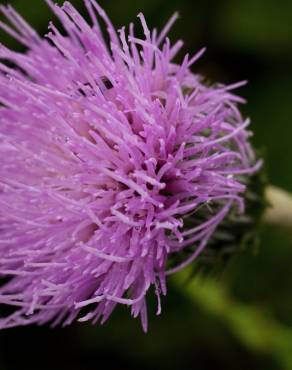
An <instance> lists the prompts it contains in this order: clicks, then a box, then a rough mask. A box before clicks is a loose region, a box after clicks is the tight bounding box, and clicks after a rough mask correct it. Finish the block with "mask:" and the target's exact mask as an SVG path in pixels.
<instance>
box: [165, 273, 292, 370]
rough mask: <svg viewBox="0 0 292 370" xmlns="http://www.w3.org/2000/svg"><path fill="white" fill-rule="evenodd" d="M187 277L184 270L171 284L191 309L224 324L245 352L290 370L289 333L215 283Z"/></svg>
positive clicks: (264, 313) (291, 341)
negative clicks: (257, 354)
mask: <svg viewBox="0 0 292 370" xmlns="http://www.w3.org/2000/svg"><path fill="white" fill-rule="evenodd" d="M190 276H191V272H190V270H188V269H184V270H182V271H181V272H179V273H177V274H175V275H174V276H173V277H172V282H173V284H174V285H176V286H177V287H178V288H179V290H180V291H181V292H182V294H183V295H185V296H186V297H187V299H189V300H190V301H191V302H192V303H193V304H194V305H195V306H197V307H200V308H201V309H203V310H204V312H207V313H208V314H209V315H210V316H211V317H214V318H216V319H218V320H220V322H222V323H224V324H225V326H226V327H227V328H228V330H229V331H230V332H231V333H233V335H234V337H235V338H237V339H238V340H239V341H240V342H241V343H242V344H243V345H244V346H245V347H246V348H248V349H249V350H251V351H256V352H260V353H262V354H263V355H267V356H272V357H273V358H274V359H276V360H277V361H278V364H279V366H280V367H279V369H285V370H292V354H291V343H292V331H291V330H290V329H288V328H287V327H285V326H284V325H282V324H280V323H279V322H277V321H276V320H275V319H274V318H273V317H272V315H270V314H269V313H268V312H267V311H265V310H263V309H261V308H259V307H256V306H250V305H248V304H245V303H242V302H240V301H236V300H235V299H233V298H232V297H231V296H230V294H228V290H227V289H226V287H225V286H224V285H223V284H221V283H220V281H219V280H215V279H211V278H210V277H204V278H202V277H201V278H200V277H195V278H192V279H190Z"/></svg>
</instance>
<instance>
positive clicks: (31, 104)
mask: <svg viewBox="0 0 292 370" xmlns="http://www.w3.org/2000/svg"><path fill="white" fill-rule="evenodd" d="M47 2H48V4H49V6H50V7H51V8H52V10H53V11H54V13H55V14H56V15H57V16H58V18H59V19H60V21H61V22H62V25H63V27H64V29H65V30H66V35H65V36H64V35H62V33H60V31H59V30H58V29H57V28H56V27H55V26H54V25H53V24H52V23H51V24H50V25H49V28H50V33H49V34H48V35H47V37H46V38H45V39H43V38H40V37H39V36H38V35H37V33H36V32H35V31H34V30H33V29H32V28H31V27H30V26H29V25H28V24H27V23H26V22H25V21H24V20H23V19H22V18H21V17H20V15H19V14H18V13H16V12H15V10H14V9H13V8H11V7H10V6H8V7H4V6H2V7H1V10H2V12H3V13H4V15H5V16H6V17H7V19H8V20H9V21H10V23H11V25H7V24H4V23H2V22H1V23H0V27H1V28H2V29H3V30H4V31H6V32H7V33H8V34H10V35H11V36H13V37H14V38H15V39H16V40H18V41H19V42H20V43H21V44H23V45H24V46H25V47H26V48H27V52H26V53H25V54H21V53H18V52H15V51H12V50H9V49H8V48H6V47H5V46H3V45H1V46H0V58H1V62H0V102H1V106H0V274H1V275H2V276H4V277H5V278H6V280H5V283H3V284H2V286H1V287H0V303H2V304H5V305H10V306H15V307H16V308H15V310H13V311H12V313H9V314H8V315H7V316H6V317H4V318H2V319H1V320H0V327H1V328H8V327H13V326H17V325H27V324H31V323H37V324H43V323H46V322H51V323H52V325H57V324H59V323H63V324H65V325H67V324H70V323H71V322H72V321H74V320H75V319H77V318H78V319H79V320H80V321H85V320H93V322H96V321H97V320H101V322H104V321H106V320H107V319H108V317H109V316H110V314H111V312H112V311H113V309H114V308H115V306H116V305H117V304H118V303H121V304H125V305H129V306H131V312H132V315H133V316H134V317H136V316H138V315H140V316H141V320H142V325H143V328H144V330H146V328H147V312H146V300H145V298H146V294H147V292H148V290H149V288H150V287H151V286H154V288H155V292H156V295H157V297H158V313H160V295H161V294H163V295H165V294H166V283H165V277H166V275H167V274H169V273H172V272H175V271H177V270H179V269H180V268H182V267H184V266H185V265H187V264H189V263H190V262H192V261H193V260H194V259H195V258H196V257H197V256H198V255H199V254H200V252H201V251H202V250H203V249H204V247H205V246H206V244H207V243H208V241H209V239H210V237H211V236H212V234H213V233H214V231H215V230H216V228H217V226H218V225H219V224H220V223H221V221H222V220H223V219H224V218H225V216H226V215H227V214H229V212H230V211H231V210H232V209H233V210H234V209H235V208H236V209H237V210H238V213H243V212H244V200H243V194H244V191H245V188H246V186H245V185H244V181H243V179H244V176H248V175H250V174H253V173H254V172H256V171H257V169H258V168H259V166H260V163H259V162H256V160H255V156H254V154H253V151H252V149H251V147H250V144H249V142H248V138H249V136H250V132H248V131H247V126H248V125H249V120H248V119H246V120H245V119H243V118H242V116H241V114H240V112H239V110H238V108H237V105H238V103H241V102H243V99H241V98H239V97H238V96H236V95H234V94H233V93H232V92H231V90H232V89H234V88H236V87H239V86H241V85H242V83H238V84H234V85H231V86H224V85H219V84H216V85H212V86H210V85H207V84H206V83H204V80H203V78H202V77H201V76H198V75H196V74H193V73H192V72H191V71H190V68H191V66H192V65H193V64H194V63H195V62H196V61H197V59H198V58H199V57H200V56H201V54H202V53H203V50H201V51H199V52H198V53H197V54H196V55H195V56H194V57H192V58H191V57H189V56H188V55H186V56H185V58H184V60H183V62H182V63H181V64H180V65H178V64H175V63H174V62H173V58H174V57H175V55H176V54H177V53H178V51H179V49H180V48H181V46H182V42H181V41H178V42H177V43H175V44H174V45H171V44H170V41H169V39H168V38H167V37H166V36H167V33H168V30H169V29H170V27H171V26H172V24H173V23H174V21H175V20H176V18H177V15H176V14H175V15H174V16H173V17H172V18H171V20H170V21H169V23H168V24H167V25H166V26H165V28H164V29H163V31H162V32H161V33H160V34H158V33H157V31H156V30H154V31H153V32H150V31H149V29H148V27H147V24H146V22H145V19H144V17H143V15H142V14H139V18H140V20H141V23H142V28H143V31H144V35H145V36H144V37H143V38H142V39H139V38H137V37H135V35H134V28H133V25H132V24H131V25H130V27H129V33H127V32H126V30H125V28H122V29H121V30H120V31H119V32H118V33H117V32H116V31H115V29H114V27H113V26H112V24H111V22H110V20H109V19H108V17H107V15H106V14H105V12H104V11H103V10H102V9H101V8H100V7H99V5H98V4H97V3H96V2H95V1H94V0H85V1H84V2H85V6H86V7H87V9H88V12H89V15H90V18H91V22H92V24H93V25H89V24H88V23H87V22H86V21H85V20H84V19H83V18H82V17H81V15H80V14H79V13H78V12H77V11H76V10H75V9H74V7H73V6H72V5H71V4H70V3H69V2H65V3H64V5H63V6H62V7H59V6H57V5H54V4H53V3H51V1H50V0H47ZM97 15H99V17H100V18H102V20H103V21H104V22H105V24H106V27H107V31H108V35H109V38H110V45H109V46H108V44H107V42H106V41H105V40H104V37H103V35H102V32H101V29H100V27H99V23H98V21H97V18H96V17H97ZM7 61H8V62H9V63H7ZM206 205H207V210H208V211H207V214H206V219H205V220H204V221H202V222H201V223H199V224H198V225H196V226H194V227H190V228H184V224H185V221H186V220H187V218H188V216H189V215H190V214H192V215H193V217H196V212H197V210H199V209H200V207H202V206H206ZM182 250H188V251H192V252H191V253H189V254H188V257H187V259H186V260H185V261H184V262H183V263H181V264H179V265H178V266H171V268H168V261H169V260H170V259H171V257H172V256H173V255H174V256H175V255H176V254H177V253H180V252H181V251H182Z"/></svg>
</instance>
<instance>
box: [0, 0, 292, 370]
mask: <svg viewBox="0 0 292 370" xmlns="http://www.w3.org/2000/svg"><path fill="white" fill-rule="evenodd" d="M9 2H10V3H11V4H12V5H14V6H15V7H16V9H17V10H19V12H20V13H21V14H22V15H24V16H25V17H26V18H27V19H28V20H29V21H30V22H31V23H32V24H33V25H34V26H35V27H36V28H37V29H38V30H39V32H40V33H42V34H44V33H46V26H47V23H48V21H49V20H50V19H52V14H51V13H50V12H49V10H48V8H47V7H46V5H45V4H44V1H43V0H25V1H24V0H10V1H9ZM60 2H61V1H60ZM0 3H7V2H6V1H3V0H1V1H0ZM72 3H74V5H76V6H77V7H78V8H79V9H80V10H81V12H82V13H84V9H83V7H82V0H73V1H72ZM100 4H101V5H102V6H103V7H104V8H105V10H106V11H107V12H108V14H109V15H110V17H111V19H112V21H113V22H114V24H115V25H116V26H117V27H121V26H122V25H127V24H128V23H129V22H130V21H133V20H134V21H135V20H136V23H137V25H138V21H137V18H136V15H137V14H138V13H139V12H140V11H142V12H143V13H144V15H145V16H146V19H147V20H148V24H149V26H150V27H151V28H152V27H154V26H158V27H160V28H161V27H162V26H163V24H164V23H165V22H166V21H167V19H168V18H169V17H170V16H171V15H172V13H173V12H174V11H176V10H178V11H179V13H180V16H181V18H180V20H179V21H178V22H177V23H176V25H175V27H174V28H173V29H172V31H171V34H170V36H171V39H172V40H176V39H178V38H181V39H183V40H184V41H185V47H184V52H187V51H189V52H190V53H195V52H196V50H198V49H199V48H201V47H202V46H207V53H206V54H205V55H204V57H203V58H202V59H201V60H200V61H199V62H198V63H197V65H195V66H194V67H193V71H194V72H195V73H203V74H204V75H206V76H207V78H208V79H210V80H214V81H221V82H225V83H232V82H235V81H238V80H243V79H247V80H248V81H249V84H248V85H247V86H246V87H244V88H241V90H240V91H239V93H240V94H241V95H242V96H244V97H245V98H246V99H247V100H248V104H247V105H246V106H244V107H242V109H243V111H244V113H245V114H246V115H248V116H250V117H251V118H252V123H253V130H254V132H255V137H254V143H255V144H256V145H257V146H258V147H259V148H263V149H264V150H265V152H266V156H267V168H268V172H269V177H270V181H271V182H272V183H273V184H275V185H278V186H281V187H283V188H285V189H287V190H289V191H292V170H291V167H292V166H291V159H292V154H291V152H292V149H291V148H292V146H291V139H292V112H291V111H292V1H291V0H278V1H275V0H217V1H211V0H197V1H190V0H189V1H188V0H141V1H137V0H123V1H118V0H100ZM1 19H2V18H1ZM0 37H1V42H2V43H5V44H6V45H9V46H10V47H13V48H18V46H17V45H16V44H15V43H14V41H13V40H11V39H9V38H8V37H7V36H5V35H4V34H3V33H1V34H0ZM291 262H292V242H291V237H289V236H288V235H286V234H285V233H283V232H282V231H279V230H274V229H272V228H270V227H269V228H264V230H263V232H262V239H261V246H260V249H259V251H258V253H257V254H256V256H255V253H253V252H249V251H247V252H245V253H243V254H242V255H240V256H237V257H235V258H234V259H233V260H232V261H231V262H230V263H229V264H228V266H227V268H226V269H225V271H224V273H223V274H222V275H221V276H220V277H211V276H210V277H208V278H205V279H203V280H201V279H196V280H194V281H193V282H192V283H191V284H188V285H185V284H184V282H183V276H180V277H179V278H176V279H175V280H170V282H169V293H168V296H167V297H166V298H165V299H164V300H163V313H162V315H161V316H160V317H156V316H155V303H154V302H151V298H150V304H149V321H150V325H149V333H148V334H146V335H145V334H143V332H142V330H141V327H140V322H139V321H138V320H133V319H131V318H130V317H129V313H128V312H127V311H128V310H127V308H125V307H121V308H120V309H118V310H117V311H116V312H115V313H114V314H113V316H112V318H111V319H110V321H109V322H108V323H107V324H105V326H103V327H99V326H92V325H90V324H75V325H73V326H71V327H68V328H64V329H50V328H48V327H42V328H38V327H28V328H18V329H11V330H8V331H3V332H1V333H0V370H18V369H25V370H91V369H100V368H102V367H104V366H106V367H107V368H113V369H119V370H122V369H125V370H131V369H135V370H143V369H167V370H172V369H198V370H231V369H232V370H246V369H249V370H253V369H256V370H261V369H263V370H290V369H291V370H292V294H291V286H292V268H291V267H292V263H291Z"/></svg>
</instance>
